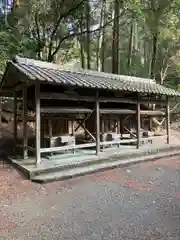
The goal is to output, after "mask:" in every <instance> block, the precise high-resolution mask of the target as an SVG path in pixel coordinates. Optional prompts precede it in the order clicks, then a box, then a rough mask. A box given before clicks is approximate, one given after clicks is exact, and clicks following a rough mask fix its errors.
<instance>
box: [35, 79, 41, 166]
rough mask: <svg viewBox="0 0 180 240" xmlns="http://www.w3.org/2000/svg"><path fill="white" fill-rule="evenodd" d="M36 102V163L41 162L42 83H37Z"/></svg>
mask: <svg viewBox="0 0 180 240" xmlns="http://www.w3.org/2000/svg"><path fill="white" fill-rule="evenodd" d="M35 104H36V164H40V163H41V154H40V147H41V144H40V142H41V134H40V132H41V122H40V121H41V113H40V83H39V82H37V83H36V85H35Z"/></svg>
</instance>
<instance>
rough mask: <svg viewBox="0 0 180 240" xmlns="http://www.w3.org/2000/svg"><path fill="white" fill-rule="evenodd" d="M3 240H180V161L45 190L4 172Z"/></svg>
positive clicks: (0, 191) (0, 192) (0, 185)
mask: <svg viewBox="0 0 180 240" xmlns="http://www.w3.org/2000/svg"><path fill="white" fill-rule="evenodd" d="M0 180H1V181H0V204H1V207H0V215H1V218H0V239H1V240H4V239H6V240H13V239H16V240H24V239H35V240H36V239H43V240H44V239H51V240H55V239H57V240H65V239H67V240H101V239H102V240H105V239H107V240H110V239H113V240H121V239H122V240H126V239H127V240H129V239H132V240H157V239H158V240H159V239H163V240H164V239H166V240H175V239H177V240H179V239H180V237H179V236H180V157H173V158H169V159H162V160H158V161H156V162H149V163H142V164H137V165H134V166H131V167H128V168H121V169H114V170H109V171H105V172H101V173H96V174H92V175H88V176H84V177H80V178H76V179H72V180H68V181H65V182H54V183H49V184H46V185H38V184H35V183H31V182H29V181H27V180H25V179H23V178H22V176H20V175H19V174H18V172H16V171H15V170H14V169H12V168H9V167H8V166H4V167H1V169H0Z"/></svg>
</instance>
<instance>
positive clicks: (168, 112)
mask: <svg viewBox="0 0 180 240" xmlns="http://www.w3.org/2000/svg"><path fill="white" fill-rule="evenodd" d="M166 101H167V104H166V133H167V144H169V143H170V109H169V99H168V97H167V99H166Z"/></svg>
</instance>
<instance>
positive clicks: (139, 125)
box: [136, 95, 141, 149]
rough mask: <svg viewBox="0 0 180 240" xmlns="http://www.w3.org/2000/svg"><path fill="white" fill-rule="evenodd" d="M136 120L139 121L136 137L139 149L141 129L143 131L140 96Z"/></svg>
mask: <svg viewBox="0 0 180 240" xmlns="http://www.w3.org/2000/svg"><path fill="white" fill-rule="evenodd" d="M136 119H137V122H136V124H137V126H136V127H137V128H136V129H137V130H136V136H137V148H138V149H139V147H140V129H141V117H140V102H139V95H138V96H137V105H136Z"/></svg>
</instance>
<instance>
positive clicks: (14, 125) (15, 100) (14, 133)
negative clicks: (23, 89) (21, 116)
mask: <svg viewBox="0 0 180 240" xmlns="http://www.w3.org/2000/svg"><path fill="white" fill-rule="evenodd" d="M13 135H14V143H15V145H16V143H17V93H16V92H15V91H14V106H13Z"/></svg>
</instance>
